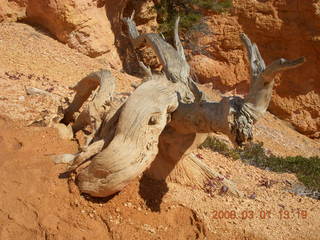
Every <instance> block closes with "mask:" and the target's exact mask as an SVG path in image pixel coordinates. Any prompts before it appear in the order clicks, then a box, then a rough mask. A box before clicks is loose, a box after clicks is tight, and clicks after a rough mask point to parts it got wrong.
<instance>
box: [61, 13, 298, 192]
mask: <svg viewBox="0 0 320 240" xmlns="http://www.w3.org/2000/svg"><path fill="white" fill-rule="evenodd" d="M123 22H124V23H125V24H126V25H127V27H128V35H129V38H130V40H131V42H132V45H133V47H134V48H135V49H136V48H139V47H140V46H141V45H144V44H145V45H147V46H149V47H151V48H152V49H153V50H154V52H155V54H156V55H157V57H158V58H159V60H160V62H161V64H162V65H163V71H164V74H163V75H153V74H152V73H151V71H150V69H148V68H147V67H146V66H145V65H144V64H143V63H140V66H141V67H142V68H143V69H144V70H145V72H146V75H147V76H148V81H146V82H144V83H143V84H141V85H140V86H139V87H138V88H137V89H136V90H135V91H134V92H133V94H132V95H131V96H130V97H129V98H128V99H127V101H126V102H125V103H124V104H122V102H121V101H119V100H117V98H115V97H112V96H113V90H114V81H113V78H112V76H111V74H110V73H108V72H107V71H105V70H102V71H100V72H97V73H93V74H91V75H89V76H88V77H86V78H84V79H83V80H82V81H80V83H79V84H78V86H79V87H76V88H75V90H76V91H77V94H76V97H75V99H74V102H73V103H72V104H71V105H70V107H69V108H68V109H67V110H66V112H65V116H64V118H63V120H62V122H63V123H66V124H69V123H72V122H74V123H73V129H74V131H78V130H79V129H82V128H84V127H85V126H87V125H93V130H92V134H91V135H90V137H89V140H88V144H87V147H86V148H85V149H84V150H83V152H80V153H79V154H76V155H74V159H75V160H74V161H73V164H72V166H71V167H70V168H69V171H78V174H77V184H78V186H79V189H80V191H81V192H84V193H88V194H90V195H92V196H97V197H105V196H108V195H111V194H113V193H116V192H118V191H121V189H122V188H123V187H124V186H126V185H127V184H128V182H130V181H131V180H132V179H134V178H135V177H137V176H138V175H140V174H141V173H143V172H144V171H145V170H146V169H147V168H148V167H149V169H148V170H147V171H146V173H147V174H149V175H150V176H151V177H153V178H157V179H164V180H171V181H175V182H179V183H181V184H187V185H196V186H199V187H203V183H204V181H206V179H219V181H218V182H217V185H220V186H225V187H227V189H228V190H229V191H228V192H229V193H231V194H234V195H238V196H241V195H242V193H241V192H239V191H238V190H237V188H236V186H235V184H234V183H232V182H231V181H230V180H228V179H226V178H223V176H221V175H220V174H218V173H216V172H215V171H214V170H212V169H210V168H209V167H208V166H207V165H205V164H204V163H203V162H201V160H200V159H198V158H197V157H196V156H194V155H193V154H190V152H191V150H192V149H193V148H194V147H196V146H197V145H198V144H199V143H201V142H203V140H204V139H205V137H206V134H207V133H210V132H221V133H224V134H226V135H228V136H229V138H230V139H231V140H232V141H233V142H234V143H236V144H238V145H242V144H243V143H245V142H247V141H250V140H251V139H252V137H253V136H252V127H253V125H254V123H255V122H256V121H257V119H258V118H259V117H260V116H261V115H262V114H263V113H264V112H265V111H266V109H267V107H268V105H269V102H270V98H271V94H272V87H273V84H274V80H273V78H274V75H275V74H276V73H277V72H279V71H282V70H286V69H289V68H294V67H297V66H299V65H300V64H302V63H303V62H304V58H300V59H297V60H294V61H288V60H285V59H280V60H278V61H275V62H273V63H272V64H271V65H269V66H267V67H266V66H265V63H264V61H263V59H262V57H261V55H260V53H259V51H258V48H257V46H256V45H255V44H252V43H251V41H250V40H249V38H248V37H247V36H246V35H245V34H242V35H241V39H242V41H243V42H244V45H245V47H246V48H247V51H248V56H249V61H250V66H251V75H252V78H251V85H250V90H249V94H248V95H247V96H246V97H245V98H244V99H242V98H240V97H228V98H227V97H225V98H223V99H222V100H221V101H220V102H209V101H206V100H205V96H204V94H203V93H202V92H201V91H200V90H199V89H198V87H197V85H196V84H195V82H194V81H193V80H192V78H191V76H190V67H189V65H188V63H187V61H186V58H185V55H184V51H183V47H182V44H181V42H180V39H179V36H178V24H179V18H178V19H177V21H176V25H175V32H174V40H175V48H174V47H173V46H171V45H170V44H169V43H167V42H166V41H165V40H164V39H163V38H162V37H161V36H160V35H159V34H155V33H149V34H143V35H140V34H139V32H138V31H137V29H136V25H135V23H134V21H133V15H132V16H131V17H130V18H125V19H123ZM99 84H100V87H99V88H98V90H96V91H97V92H96V93H95V97H94V98H93V101H92V102H91V103H89V107H87V108H85V110H83V111H82V113H81V114H80V115H79V116H78V117H77V118H76V119H75V117H74V113H75V112H76V111H78V110H79V109H80V107H81V106H82V104H83V103H84V101H85V100H86V99H87V98H88V97H89V95H90V93H91V92H92V91H93V90H94V89H96V88H97V87H98V85H99ZM106 84H109V87H106ZM80 85H81V86H84V85H87V86H88V87H86V88H83V87H80ZM88 116H89V117H88ZM83 119H86V120H83ZM93 123H94V124H93ZM101 150H102V151H101ZM87 159H89V160H91V162H90V164H89V165H88V166H86V167H84V168H81V169H80V170H79V168H78V167H79V166H80V165H81V164H82V163H83V162H84V161H86V160H87Z"/></svg>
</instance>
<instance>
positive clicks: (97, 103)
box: [61, 70, 115, 132]
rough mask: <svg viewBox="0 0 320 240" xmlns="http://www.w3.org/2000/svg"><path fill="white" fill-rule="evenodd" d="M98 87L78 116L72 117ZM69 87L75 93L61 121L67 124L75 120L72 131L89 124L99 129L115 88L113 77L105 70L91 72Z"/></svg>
mask: <svg viewBox="0 0 320 240" xmlns="http://www.w3.org/2000/svg"><path fill="white" fill-rule="evenodd" d="M98 87H99V89H98V90H97V91H96V93H95V96H94V97H93V100H92V101H91V102H90V103H89V104H88V106H87V107H85V109H83V111H82V112H81V113H80V115H79V116H78V118H77V119H74V114H75V113H76V112H78V111H79V110H80V108H81V107H82V105H83V104H84V102H85V101H86V100H87V99H88V98H89V97H90V95H91V94H92V92H93V91H94V90H96V89H97V88H98ZM71 89H72V90H74V91H76V95H75V97H74V99H73V101H72V103H71V104H70V106H69V107H68V108H67V109H66V111H65V114H64V118H63V119H62V120H61V122H62V123H64V124H66V125H68V124H69V123H70V122H72V121H75V123H74V124H73V129H74V132H77V131H79V130H80V129H83V128H84V127H85V126H87V125H89V124H90V125H91V127H93V129H94V131H96V130H97V129H99V127H100V125H101V123H102V119H103V118H104V115H105V113H106V112H107V110H108V105H110V103H111V101H112V96H113V93H114V89H115V79H114V77H113V76H112V75H111V72H110V71H107V70H101V71H98V72H93V73H91V74H89V75H88V76H86V77H85V78H83V79H82V80H81V81H80V82H78V84H77V85H76V86H74V87H73V88H71Z"/></svg>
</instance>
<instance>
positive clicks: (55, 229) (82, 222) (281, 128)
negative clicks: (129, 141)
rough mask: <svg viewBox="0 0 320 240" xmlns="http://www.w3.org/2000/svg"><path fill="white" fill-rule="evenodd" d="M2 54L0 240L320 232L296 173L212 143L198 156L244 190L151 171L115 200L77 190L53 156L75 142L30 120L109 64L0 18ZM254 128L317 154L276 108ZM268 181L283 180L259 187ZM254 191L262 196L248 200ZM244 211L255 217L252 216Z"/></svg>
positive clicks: (122, 80) (308, 239)
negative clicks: (221, 190) (161, 178)
mask: <svg viewBox="0 0 320 240" xmlns="http://www.w3.org/2000/svg"><path fill="white" fill-rule="evenodd" d="M0 53H1V57H0V89H1V91H0V113H1V117H0V182H1V184H0V194H1V195H0V196H1V198H0V199H1V200H0V239H1V240H7V239H10V240H11V239H48V240H53V239H68V240H69V239H81V240H83V239H97V240H98V239H222V240H224V239H225V240H227V239H228V240H229V239H243V240H244V239H246V240H249V239H250V240H254V239H255V240H262V239H270V240H275V239H277V240H281V239H283V240H293V239H296V240H298V239H305V240H318V239H320V236H319V235H320V217H319V216H320V202H319V201H318V200H315V199H311V198H307V197H300V196H297V195H293V194H291V193H289V192H288V191H287V190H288V189H289V187H290V186H289V185H290V184H296V183H297V182H298V180H297V178H296V177H295V175H293V174H290V173H275V172H271V171H266V170H262V169H258V168H256V167H253V166H248V165H246V164H244V163H242V162H241V161H234V160H232V159H229V158H226V157H224V156H222V155H220V154H218V153H215V152H212V151H210V150H200V149H199V150H196V151H195V153H196V154H201V156H202V157H203V158H204V161H205V162H206V163H207V164H208V165H210V166H211V167H212V168H213V169H215V170H217V171H219V172H220V173H222V174H224V175H225V176H229V177H230V179H231V180H233V181H234V182H235V183H236V184H237V185H238V187H239V189H240V190H242V191H243V192H244V193H245V195H246V196H245V197H243V198H235V197H232V196H229V195H219V194H215V195H214V196H212V197H211V196H209V195H208V194H207V193H205V192H204V191H202V190H200V189H197V188H195V187H193V186H182V185H180V184H177V183H168V184H165V183H163V182H157V181H154V180H151V179H148V178H146V177H141V178H139V179H136V180H135V181H133V182H132V183H131V184H130V185H129V186H127V187H126V188H125V189H124V190H123V191H122V192H120V193H119V194H117V195H115V196H114V197H112V198H108V199H92V198H90V197H88V196H82V195H80V194H79V192H78V191H77V188H76V186H75V185H74V183H73V182H72V181H69V183H68V180H67V179H63V178H59V174H60V173H61V172H63V171H64V170H65V168H66V166H64V165H55V164H54V163H53V162H52V156H53V155H55V154H59V153H75V152H76V151H77V148H78V145H77V143H76V141H70V140H63V139H61V138H60V137H59V135H58V133H57V131H56V129H53V128H49V127H43V126H41V124H31V123H34V122H35V121H38V120H41V119H43V118H44V117H45V116H47V115H50V114H54V113H55V112H56V111H57V108H58V106H59V105H60V104H61V101H62V99H63V97H64V96H67V97H69V98H71V97H72V92H71V91H70V90H69V89H68V87H69V86H72V85H74V84H75V83H76V82H77V81H79V80H80V79H81V78H82V77H84V76H85V75H86V74H88V73H90V72H91V71H94V70H98V69H100V68H103V67H104V63H103V62H99V61H98V60H94V59H91V58H89V57H86V56H84V55H81V54H80V53H77V52H76V51H74V50H71V49H69V48H68V47H66V46H64V45H63V44H61V43H59V42H57V41H55V40H53V39H52V38H50V36H47V35H46V34H44V33H42V32H41V31H39V30H35V29H34V28H32V27H30V26H28V25H24V24H16V23H15V24H1V25H0ZM113 74H114V76H115V77H116V78H117V80H118V91H122V92H130V91H133V89H132V88H131V87H130V84H131V83H133V82H139V81H140V80H139V79H137V78H135V77H132V76H129V75H126V74H124V73H119V72H115V71H113ZM26 87H37V88H40V89H43V90H49V91H51V93H52V96H29V95H26V93H25V88H26ZM206 90H207V91H211V90H210V89H209V88H207V89H206ZM30 124H31V125H30ZM255 133H256V139H257V140H259V141H263V142H264V145H265V147H266V148H267V149H268V150H269V151H271V152H273V153H274V154H278V155H283V156H286V155H297V154H300V155H304V156H312V155H320V144H319V142H316V141H314V140H311V139H309V138H307V137H305V136H303V135H300V134H298V133H297V132H296V131H294V130H293V129H292V128H290V126H288V124H287V123H284V122H283V121H281V120H279V119H277V118H276V117H274V116H273V115H271V114H266V116H265V117H264V118H263V119H261V120H260V121H259V122H258V123H257V125H256V129H255ZM262 179H269V180H274V181H276V184H274V185H272V187H270V188H266V187H262V186H259V185H260V184H259V182H260V181H261V180H262ZM253 193H255V195H256V198H255V199H250V198H249V197H248V196H251V195H252V194H253ZM281 210H282V211H284V210H287V211H288V213H289V218H288V219H284V218H281V217H280V213H279V211H281ZM219 211H229V212H231V211H234V212H235V214H236V215H237V218H235V219H227V218H226V217H223V218H220V219H219V218H217V217H216V213H219ZM267 211H269V215H268V216H269V217H267V218H266V219H262V218H261V216H260V213H267ZM305 213H306V214H307V215H306V216H305V215H304V214H305ZM246 214H247V215H248V216H249V215H250V214H253V218H252V219H249V217H247V218H245V216H246ZM262 216H263V215H262ZM242 217H243V218H242Z"/></svg>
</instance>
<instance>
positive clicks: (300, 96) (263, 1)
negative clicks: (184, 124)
mask: <svg viewBox="0 0 320 240" xmlns="http://www.w3.org/2000/svg"><path fill="white" fill-rule="evenodd" d="M152 8H154V1H153V0H148V1H141V0H133V1H128V0H106V1H103V0H95V1H91V0H77V1H76V0H56V1H54V0H10V1H9V0H2V3H1V5H0V22H1V21H24V22H28V23H32V24H37V25H41V26H43V27H45V28H46V29H48V30H49V31H50V32H51V33H52V34H53V35H54V36H55V37H56V38H57V39H58V40H59V41H61V42H63V43H66V44H68V45H69V46H70V47H72V48H75V49H77V50H78V51H80V52H82V53H84V54H86V55H88V56H91V57H102V58H103V59H104V62H105V63H106V65H109V66H110V67H113V68H115V69H118V70H119V69H121V68H122V67H124V68H125V69H126V70H128V71H129V72H130V71H131V72H134V71H135V70H134V69H135V68H136V66H134V62H135V61H136V56H135V55H134V54H133V53H132V52H130V51H129V50H128V45H129V44H130V43H129V41H128V39H127V38H126V37H124V35H123V33H122V30H123V29H122V24H121V17H122V15H123V14H124V15H125V16H127V15H128V14H130V13H131V10H132V9H135V10H136V18H137V19H136V20H137V21H136V22H137V23H138V24H139V25H140V26H138V27H139V28H140V30H142V31H145V32H150V31H153V30H155V27H156V15H155V12H154V11H152V10H151V9H152ZM205 19H206V20H205V21H206V23H207V25H208V27H209V30H210V32H211V33H209V34H203V33H199V34H196V35H195V36H194V37H195V39H196V44H198V45H199V46H200V48H202V47H205V48H203V49H205V50H203V51H193V50H192V51H191V50H190V49H189V50H188V51H189V52H190V53H191V52H192V54H190V56H191V57H190V64H191V66H192V67H193V68H194V72H195V73H196V74H197V76H198V78H199V80H200V82H212V83H213V87H214V88H216V89H219V90H221V91H222V92H227V91H231V90H234V89H235V92H237V93H242V94H244V93H246V91H247V89H248V83H249V70H248V61H247V56H246V52H245V51H244V48H243V46H242V44H241V42H240V39H239V33H240V32H245V33H246V34H248V36H249V37H250V38H251V39H252V40H253V41H255V42H256V43H257V44H258V46H259V49H260V51H261V54H262V56H263V58H264V59H265V61H266V63H267V64H268V63H271V62H272V61H273V60H275V59H277V58H279V57H284V58H288V59H293V58H297V57H300V56H305V57H306V58H307V62H306V63H305V64H304V65H303V66H302V67H300V68H298V69H295V70H292V71H289V72H286V73H284V74H282V75H279V76H277V78H276V87H275V91H274V94H273V97H272V101H271V104H270V107H269V110H270V111H271V112H272V113H274V114H275V115H277V116H278V117H280V118H282V119H284V120H287V121H290V122H291V123H292V124H293V126H294V127H295V128H296V129H297V130H298V131H300V132H302V133H304V134H306V135H308V136H311V137H316V138H319V137H320V80H319V77H320V70H319V69H320V68H319V66H318V65H319V64H320V57H319V53H320V2H319V1H317V0H234V9H233V10H232V11H231V13H230V14H223V15H217V14H214V13H206V18H205ZM143 59H144V60H146V61H148V62H149V63H150V64H151V65H152V66H156V65H157V62H155V58H154V57H153V55H152V53H151V52H149V51H148V49H144V50H143ZM123 65H124V66H123ZM130 66H131V68H133V70H132V69H131V70H130ZM132 66H133V67H132Z"/></svg>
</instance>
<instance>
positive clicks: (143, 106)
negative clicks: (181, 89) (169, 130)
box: [77, 80, 178, 197]
mask: <svg viewBox="0 0 320 240" xmlns="http://www.w3.org/2000/svg"><path fill="white" fill-rule="evenodd" d="M175 87H176V85H175V84H172V83H171V82H169V81H163V80H152V81H148V82H145V83H144V84H142V85H141V86H139V87H138V88H137V89H136V90H135V91H134V92H133V94H132V95H131V96H130V97H129V98H128V100H127V102H126V103H125V105H124V106H123V110H122V112H121V113H120V117H119V122H118V124H117V128H116V132H115V136H114V138H113V139H112V141H111V142H110V144H109V145H108V147H107V148H106V149H104V150H103V151H102V152H101V153H99V154H98V155H97V156H95V157H94V158H93V160H92V161H91V164H90V165H89V166H88V167H87V168H85V169H83V170H82V171H81V172H80V173H79V175H78V177H77V184H78V186H79V189H80V191H81V192H85V193H88V194H90V195H92V196H97V197H104V196H108V195H111V194H113V193H115V192H118V191H120V190H121V189H122V188H123V187H124V186H126V185H127V184H128V183H129V182H130V181H131V180H132V179H134V178H135V177H137V176H138V175H139V174H141V173H142V172H143V171H144V170H145V169H146V168H147V167H148V166H149V165H150V163H151V162H152V161H153V160H154V158H155V156H156V154H157V153H158V141H159V135H160V133H161V132H162V130H163V129H164V127H165V126H166V124H167V116H168V114H170V113H172V112H173V111H174V110H175V109H176V108H177V106H178V99H177V94H176V89H175Z"/></svg>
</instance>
